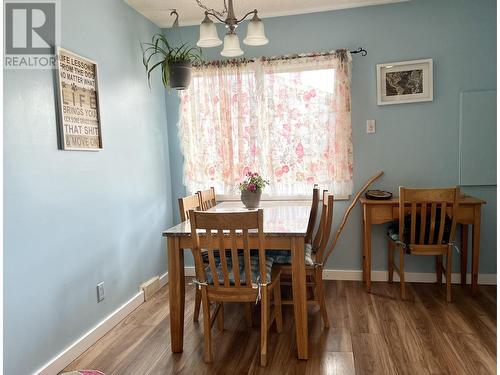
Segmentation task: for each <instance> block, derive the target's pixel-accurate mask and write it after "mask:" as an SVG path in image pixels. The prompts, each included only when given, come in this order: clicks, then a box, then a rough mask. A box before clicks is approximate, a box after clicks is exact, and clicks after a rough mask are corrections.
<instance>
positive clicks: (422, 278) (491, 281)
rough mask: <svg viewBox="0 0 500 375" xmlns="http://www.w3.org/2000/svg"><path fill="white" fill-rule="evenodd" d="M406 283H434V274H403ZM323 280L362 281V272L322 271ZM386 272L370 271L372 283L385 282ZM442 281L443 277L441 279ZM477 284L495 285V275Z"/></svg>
mask: <svg viewBox="0 0 500 375" xmlns="http://www.w3.org/2000/svg"><path fill="white" fill-rule="evenodd" d="M405 276H406V281H407V282H411V283H433V282H435V281H436V274H435V273H434V272H405ZM323 278H324V279H325V280H358V281H360V280H363V271H360V270H324V271H323ZM387 280H388V273H387V271H372V281H387ZM394 281H399V276H398V275H397V274H396V273H395V272H394ZM443 281H444V277H443ZM451 282H452V283H453V284H460V273H452V274H451ZM470 283H471V274H470V273H468V274H467V284H470ZM478 283H479V284H482V285H496V284H497V275H496V273H483V274H479V276H478Z"/></svg>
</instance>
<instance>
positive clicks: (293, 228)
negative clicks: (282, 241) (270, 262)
mask: <svg viewBox="0 0 500 375" xmlns="http://www.w3.org/2000/svg"><path fill="white" fill-rule="evenodd" d="M259 208H262V209H263V210H264V233H265V234H266V235H267V236H281V237H284V236H305V234H306V231H307V224H308V221H309V212H310V211H311V201H306V200H305V201H261V202H260V207H259ZM209 211H212V212H241V211H248V209H247V208H245V206H244V205H243V203H242V202H240V201H231V202H222V203H219V204H218V205H216V206H215V207H212V208H211V209H210V210H209ZM162 234H163V236H164V237H181V236H190V235H191V224H190V222H189V220H187V221H184V222H182V223H180V224H177V225H175V226H173V227H172V228H169V229H167V230H165V231H163V233H162Z"/></svg>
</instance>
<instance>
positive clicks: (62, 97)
mask: <svg viewBox="0 0 500 375" xmlns="http://www.w3.org/2000/svg"><path fill="white" fill-rule="evenodd" d="M56 76H57V90H58V95H57V96H58V102H59V123H58V127H59V148H60V149H62V150H78V151H99V150H101V149H102V137H101V117H100V110H99V87H98V81H97V63H96V62H95V61H92V60H89V59H87V58H85V57H82V56H79V55H77V54H76V53H73V52H70V51H68V50H65V49H63V48H60V47H58V48H57V71H56Z"/></svg>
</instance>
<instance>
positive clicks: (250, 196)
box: [241, 190, 262, 208]
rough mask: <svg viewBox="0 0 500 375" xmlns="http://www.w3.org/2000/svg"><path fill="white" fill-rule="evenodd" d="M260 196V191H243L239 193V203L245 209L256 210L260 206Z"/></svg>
mask: <svg viewBox="0 0 500 375" xmlns="http://www.w3.org/2000/svg"><path fill="white" fill-rule="evenodd" d="M261 195H262V190H257V191H248V190H243V191H242V192H241V201H242V202H243V204H244V205H245V207H246V208H257V207H259V204H260V196H261Z"/></svg>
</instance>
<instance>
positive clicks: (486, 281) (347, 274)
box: [184, 267, 497, 285]
mask: <svg viewBox="0 0 500 375" xmlns="http://www.w3.org/2000/svg"><path fill="white" fill-rule="evenodd" d="M184 275H185V276H189V277H194V276H195V272H194V267H184ZM405 276H406V281H408V282H411V283H433V282H435V281H436V274H435V273H433V272H405ZM323 279H324V280H346V281H347V280H351V281H361V280H363V271H361V270H332V269H325V270H323ZM387 280H388V274H387V271H372V281H387ZM443 280H444V279H443ZM470 280H471V275H470V273H468V274H467V284H470ZM394 281H399V276H398V275H397V274H396V273H394ZM451 282H452V283H453V284H460V274H459V273H453V274H452V275H451ZM478 283H479V284H483V285H496V283H497V275H496V273H486V274H485V273H483V274H479V277H478Z"/></svg>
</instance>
